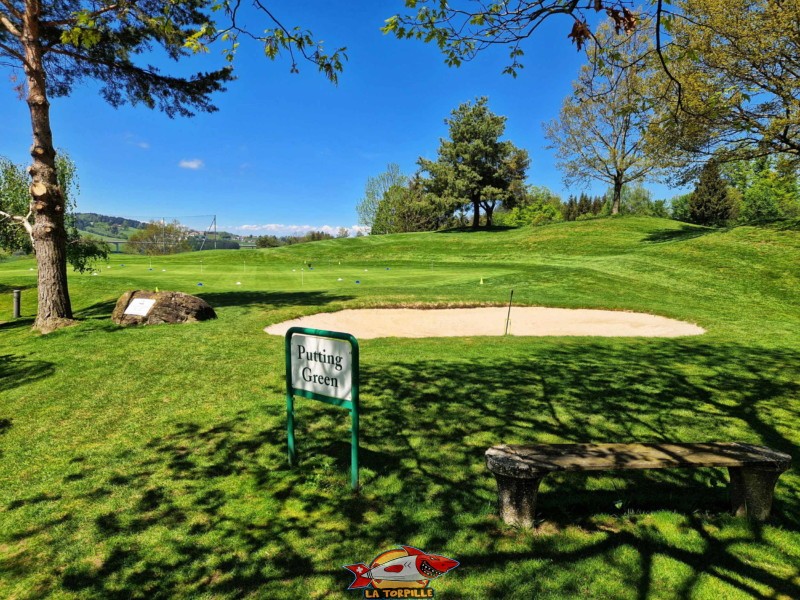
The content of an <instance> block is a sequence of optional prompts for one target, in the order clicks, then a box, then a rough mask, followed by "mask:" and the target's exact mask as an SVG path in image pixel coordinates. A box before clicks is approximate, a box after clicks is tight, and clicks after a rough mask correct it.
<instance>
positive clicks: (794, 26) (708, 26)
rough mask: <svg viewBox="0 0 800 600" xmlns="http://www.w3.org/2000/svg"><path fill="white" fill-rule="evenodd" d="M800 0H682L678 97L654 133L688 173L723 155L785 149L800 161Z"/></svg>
mask: <svg viewBox="0 0 800 600" xmlns="http://www.w3.org/2000/svg"><path fill="white" fill-rule="evenodd" d="M799 24H800V0H783V1H781V2H775V1H773V0H724V1H723V0H681V1H680V2H677V3H676V10H675V12H674V13H672V14H671V15H670V18H669V19H668V20H667V21H666V22H665V28H666V29H667V31H668V32H669V35H670V43H669V45H668V46H667V47H666V48H665V55H666V58H667V61H668V62H667V65H668V68H669V75H670V77H671V80H670V85H671V88H672V90H671V92H672V94H671V95H672V96H673V97H678V96H679V97H680V103H681V106H680V110H675V107H674V106H670V105H669V104H662V105H661V106H660V107H659V108H660V114H659V115H658V118H657V119H656V120H655V124H656V125H655V127H654V131H653V134H652V137H653V140H654V141H657V142H659V143H661V144H662V145H663V146H665V147H672V148H675V149H676V150H678V151H679V152H678V156H679V157H680V158H681V159H682V163H683V165H684V168H685V169H686V173H687V176H686V177H684V179H687V178H688V177H691V176H692V175H693V174H694V170H692V169H691V167H693V166H696V165H699V166H702V165H703V164H704V163H705V161H706V160H707V158H708V157H709V156H714V158H715V160H716V161H718V162H724V161H731V160H742V159H750V158H754V157H758V156H765V155H770V154H771V155H776V156H777V155H782V156H784V158H785V159H788V160H790V161H791V162H793V163H794V164H795V165H800V52H798V49H799V48H800V25H799Z"/></svg>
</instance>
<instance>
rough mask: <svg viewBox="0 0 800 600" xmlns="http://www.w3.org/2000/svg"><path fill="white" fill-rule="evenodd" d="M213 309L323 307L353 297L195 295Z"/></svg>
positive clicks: (236, 294) (287, 293) (238, 294)
mask: <svg viewBox="0 0 800 600" xmlns="http://www.w3.org/2000/svg"><path fill="white" fill-rule="evenodd" d="M197 295H198V297H200V298H202V299H203V300H205V301H206V302H208V303H209V304H210V305H211V306H212V307H214V308H221V307H226V306H267V307H273V308H277V307H283V306H325V305H326V304H331V303H333V302H345V301H347V300H352V299H353V296H348V295H343V294H329V293H328V292H245V291H243V292H235V291H234V292H211V293H203V294H197Z"/></svg>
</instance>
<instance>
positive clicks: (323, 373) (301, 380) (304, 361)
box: [289, 332, 353, 400]
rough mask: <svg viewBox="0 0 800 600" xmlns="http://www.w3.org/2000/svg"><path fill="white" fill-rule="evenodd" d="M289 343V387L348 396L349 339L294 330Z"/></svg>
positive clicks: (350, 391)
mask: <svg viewBox="0 0 800 600" xmlns="http://www.w3.org/2000/svg"><path fill="white" fill-rule="evenodd" d="M329 333H330V332H329ZM289 343H290V344H291V350H290V352H291V364H292V387H293V388H294V389H295V390H306V391H308V392H313V393H315V394H319V395H322V396H326V397H329V398H338V399H340V400H350V399H351V397H352V393H353V387H352V380H353V377H352V374H353V360H352V346H351V344H350V342H347V341H343V340H338V339H335V338H328V337H319V336H312V335H304V334H301V333H297V334H295V335H293V336H292V338H291V340H290V342H289Z"/></svg>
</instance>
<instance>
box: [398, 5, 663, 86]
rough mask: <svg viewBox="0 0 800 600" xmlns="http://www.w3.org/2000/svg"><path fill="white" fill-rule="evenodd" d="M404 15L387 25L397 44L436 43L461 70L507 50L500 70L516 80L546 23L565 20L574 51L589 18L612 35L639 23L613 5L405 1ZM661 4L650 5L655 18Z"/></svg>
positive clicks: (587, 31)
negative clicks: (605, 24) (607, 24)
mask: <svg viewBox="0 0 800 600" xmlns="http://www.w3.org/2000/svg"><path fill="white" fill-rule="evenodd" d="M405 4H406V7H407V8H408V11H406V12H405V13H399V14H396V15H394V16H392V17H390V18H389V19H387V20H386V25H385V26H384V27H383V31H384V33H391V34H394V35H395V36H397V37H398V38H400V39H417V40H423V41H425V42H434V43H436V45H437V46H438V47H439V49H440V50H441V51H442V53H443V54H444V57H445V62H446V63H447V64H448V65H450V66H459V65H461V63H462V62H464V61H469V60H472V59H473V58H475V56H476V55H477V54H478V53H479V52H481V51H482V50H486V49H487V48H491V47H494V46H506V47H507V48H508V49H509V59H510V61H509V64H508V66H506V68H505V69H504V71H505V72H506V73H510V74H511V75H514V76H516V74H517V71H518V70H519V69H521V68H522V57H523V55H524V49H523V47H522V45H523V43H524V42H525V41H526V40H527V39H528V38H529V37H531V36H532V35H534V33H535V32H536V30H537V29H538V28H539V27H540V26H541V25H542V24H543V23H544V22H545V21H548V20H550V19H552V18H559V17H566V19H567V21H566V24H565V31H566V30H567V29H569V34H568V35H567V36H565V37H568V38H569V39H570V40H572V42H573V43H574V44H575V45H576V47H577V48H578V50H580V49H581V48H583V46H584V44H586V43H587V42H588V41H589V40H591V39H592V38H593V34H592V31H591V27H590V26H589V23H588V22H589V20H590V18H591V16H590V15H592V14H594V13H597V12H601V11H602V12H603V13H605V15H606V16H607V17H608V18H609V20H610V21H611V22H612V23H613V26H614V28H615V30H616V31H618V32H624V33H625V34H629V33H631V32H632V31H633V30H634V29H635V28H636V27H637V23H638V20H639V17H638V16H637V14H636V12H635V11H633V10H631V9H630V3H629V2H625V1H615V0H611V1H609V0H489V1H488V2H487V1H485V0H451V1H447V2H446V1H444V0H406V1H405ZM661 7H662V3H661V2H660V1H659V2H657V3H654V7H653V13H654V14H656V15H658V14H660V12H661Z"/></svg>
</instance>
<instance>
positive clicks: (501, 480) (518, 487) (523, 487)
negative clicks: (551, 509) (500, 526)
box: [494, 474, 544, 527]
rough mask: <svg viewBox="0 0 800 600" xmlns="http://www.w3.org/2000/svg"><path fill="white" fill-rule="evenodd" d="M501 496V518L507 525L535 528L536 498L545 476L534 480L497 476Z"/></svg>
mask: <svg viewBox="0 0 800 600" xmlns="http://www.w3.org/2000/svg"><path fill="white" fill-rule="evenodd" d="M494 477H495V479H496V480H497V491H498V492H499V496H500V505H499V509H500V517H501V518H502V519H503V522H504V523H505V524H506V525H517V526H519V527H533V515H534V513H535V512H536V497H537V496H538V495H539V484H540V483H541V482H542V479H544V475H541V476H539V477H536V478H534V479H517V478H516V477H506V476H504V475H497V474H495V476H494Z"/></svg>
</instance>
